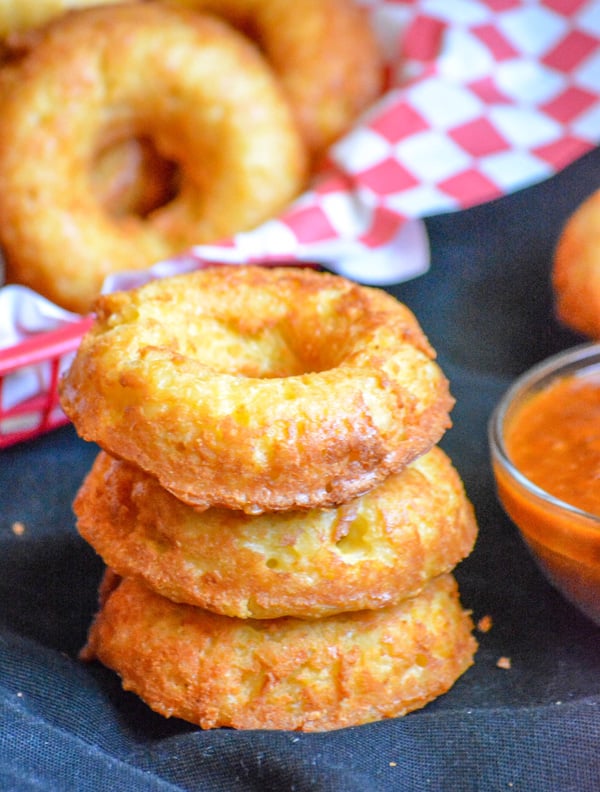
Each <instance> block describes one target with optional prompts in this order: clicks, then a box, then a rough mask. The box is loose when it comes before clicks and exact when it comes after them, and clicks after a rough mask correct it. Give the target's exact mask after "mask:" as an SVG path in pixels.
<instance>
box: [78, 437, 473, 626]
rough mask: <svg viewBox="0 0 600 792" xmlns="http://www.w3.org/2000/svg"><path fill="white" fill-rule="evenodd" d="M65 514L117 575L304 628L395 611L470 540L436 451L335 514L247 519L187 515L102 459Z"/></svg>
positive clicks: (464, 503)
mask: <svg viewBox="0 0 600 792" xmlns="http://www.w3.org/2000/svg"><path fill="white" fill-rule="evenodd" d="M74 510H75V514H76V515H77V518H78V520H77V527H78V529H79V532H80V534H81V535H82V536H83V538H84V539H85V540H86V541H87V542H89V543H90V544H91V545H92V547H94V549H95V550H96V551H97V552H98V553H99V554H100V556H101V557H102V558H103V560H104V561H105V563H106V564H107V565H108V566H110V567H111V568H112V569H114V570H115V572H117V573H118V574H119V575H121V576H123V577H134V578H138V579H140V580H141V581H142V582H145V583H146V585H148V587H149V588H151V589H153V590H154V591H156V592H157V593H159V594H162V595H163V596H165V597H168V598H169V599H171V600H175V601H177V602H185V603H188V604H190V605H197V606H199V607H202V608H206V609H208V610H211V611H214V612H216V613H221V614H223V615H225V616H235V617H238V618H261V619H264V618H276V617H279V616H297V617H299V618H315V617H321V616H327V615H330V614H334V613H340V612H343V611H355V610H363V609H373V608H381V607H385V606H387V605H391V604H394V603H398V602H400V601H401V600H402V599H406V597H408V596H412V595H414V594H416V593H417V592H418V591H419V590H420V589H421V588H422V587H423V585H424V584H425V583H426V582H427V581H428V580H430V579H431V578H433V577H437V576H438V575H440V574H442V573H443V572H449V571H450V570H451V569H453V568H454V566H455V565H456V564H457V563H458V562H459V561H460V560H462V559H463V558H464V557H465V556H466V555H467V554H468V553H469V552H470V551H471V549H472V547H473V543H474V541H475V535H476V530H477V529H476V524H475V518H474V514H473V510H472V507H471V505H470V503H469V502H468V500H467V499H466V497H465V493H464V490H463V487H462V483H461V481H460V478H459V477H458V474H457V473H456V471H455V470H454V468H453V467H452V465H451V463H450V460H449V459H448V457H447V456H446V455H445V454H444V453H443V451H441V450H440V449H439V448H433V449H432V450H431V451H429V452H428V453H427V454H424V455H423V456H421V457H419V459H417V460H416V461H415V462H413V463H412V464H411V465H410V466H409V467H408V468H406V469H405V470H404V471H403V472H402V473H397V474H394V475H391V476H389V477H388V478H387V479H386V480H385V481H384V482H383V483H382V484H380V485H379V486H378V487H376V488H375V489H373V490H371V491H370V492H369V493H367V494H366V495H363V496H362V497H360V498H358V499H356V500H354V501H351V502H350V503H347V504H345V505H343V506H341V507H339V508H338V509H325V510H316V509H314V510H312V511H309V512H305V513H304V512H287V513H283V514H282V513H277V514H264V515H261V516H258V517H250V516H247V515H244V514H243V513H242V512H234V511H231V510H228V509H208V510H207V511H204V512H197V511H196V510H195V509H193V508H191V507H190V506H186V505H184V504H183V503H181V502H180V501H178V500H177V499H176V498H175V497H173V495H171V494H169V493H168V492H167V491H166V490H165V489H163V488H162V487H161V486H160V485H159V484H158V482H157V481H156V479H155V478H154V477H152V476H148V475H147V474H145V473H143V472H142V471H140V470H139V469H138V468H136V467H134V466H132V465H129V464H127V463H125V462H121V461H118V460H115V459H112V458H111V457H110V456H109V455H107V454H106V453H104V452H101V453H100V454H99V455H98V457H97V459H96V461H95V463H94V466H93V468H92V470H91V471H90V473H89V474H88V476H87V477H86V480H85V481H84V483H83V485H82V487H81V489H80V491H79V493H78V495H77V497H76V499H75V503H74Z"/></svg>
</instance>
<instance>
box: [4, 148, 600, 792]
mask: <svg viewBox="0 0 600 792" xmlns="http://www.w3.org/2000/svg"><path fill="white" fill-rule="evenodd" d="M599 186H600V150H596V151H594V152H591V153H590V154H589V155H587V156H586V157H584V158H583V159H581V160H579V161H578V162H576V163H574V164H573V165H572V166H570V167H569V168H567V169H566V170H565V171H563V172H562V173H560V174H559V175H558V176H556V177H554V178H553V179H552V180H549V181H547V182H544V183H542V184H539V185H536V186H535V187H531V188H528V189H526V190H523V191H521V192H519V193H516V194H514V195H512V196H510V197H507V198H503V199H500V200H498V201H494V202H492V203H489V204H486V205H484V206H481V207H477V208H475V209H472V210H469V211H466V212H461V213H459V214H452V215H444V216H440V217H435V218H431V219H429V220H428V221H427V225H428V230H429V233H430V240H431V248H432V266H431V270H430V272H429V273H428V274H426V275H424V276H422V277H420V278H418V279H416V280H414V281H411V282H409V283H405V284H400V285H398V286H395V287H393V288H391V289H390V291H391V292H392V293H393V294H395V295H396V296H397V297H398V298H399V299H401V300H402V301H403V302H406V303H407V304H408V305H409V306H410V307H411V308H412V309H413V310H414V312H415V313H416V314H417V316H418V318H419V320H420V322H421V324H422V326H423V328H424V329H425V331H426V332H427V334H428V336H429V338H430V340H431V342H432V343H433V345H434V346H435V347H436V349H437V351H438V354H439V359H440V362H441V364H442V367H443V368H444V370H445V372H446V374H447V375H448V377H449V378H450V380H451V383H452V390H453V393H454V395H455V397H456V399H457V405H456V407H455V409H454V411H453V421H454V426H453V428H452V429H451V430H450V431H449V432H448V433H447V435H446V436H445V437H444V440H443V442H442V446H443V447H444V448H445V450H446V451H447V452H448V453H449V455H450V456H451V458H452V460H453V462H454V464H455V466H456V467H457V468H458V470H459V472H460V473H461V475H462V477H463V479H464V482H465V486H466V488H467V491H468V494H469V496H470V498H471V500H472V501H473V503H474V505H475V508H476V511H477V516H478V521H479V526H480V535H479V539H478V542H477V545H476V548H475V550H474V552H473V553H472V555H471V556H470V557H469V558H468V559H467V560H466V561H464V562H463V563H462V564H461V565H460V566H459V567H458V569H457V571H456V576H457V579H458V581H459V584H460V589H461V595H462V601H463V604H464V605H465V607H467V608H469V609H471V610H472V611H473V616H474V619H475V620H476V621H477V620H478V619H479V618H481V617H482V616H484V615H490V616H491V617H492V620H493V627H492V629H491V630H490V631H489V632H487V633H481V634H478V635H477V637H478V640H479V642H480V649H479V651H478V653H477V656H476V661H475V665H474V666H473V667H472V668H471V669H470V670H469V671H468V672H467V673H466V674H465V675H464V676H463V677H462V678H461V679H460V680H459V681H458V682H457V683H456V685H455V686H454V687H453V688H452V690H450V691H449V692H448V693H447V694H446V695H445V696H443V697H441V698H439V699H437V700H436V701H435V702H433V703H432V704H430V705H429V706H427V707H426V708H425V709H423V710H421V711H418V712H415V713H412V714H410V715H408V716H406V717H404V718H401V719H394V720H390V721H385V722H381V723H374V724H370V725H368V726H362V727H358V728H353V729H345V730H340V731H336V732H330V733H325V734H295V733H287V732H279V733H278V732H235V731H231V730H225V729H224V730H218V731H212V732H203V731H201V730H199V729H196V728H194V727H192V726H190V725H189V724H185V723H183V722H181V721H176V720H166V719H164V718H161V717H160V716H158V715H155V714H154V713H152V712H151V711H150V710H149V709H148V708H147V707H146V706H145V705H144V704H143V702H141V701H140V700H139V699H138V698H137V697H135V696H134V695H132V694H129V693H125V692H123V691H122V690H121V687H120V684H119V681H118V679H117V677H116V676H115V675H114V674H112V673H111V672H110V671H108V670H107V669H105V668H102V667H101V666H100V665H98V664H96V663H92V664H83V663H81V662H80V661H79V660H78V659H77V652H78V650H79V649H80V647H81V645H82V644H83V642H84V640H85V635H86V632H87V628H88V626H89V622H90V620H91V618H92V615H93V613H94V610H95V607H96V589H97V585H98V582H99V579H100V576H101V573H102V564H101V562H100V561H99V559H98V558H97V557H96V556H95V554H94V552H93V551H92V550H91V548H90V547H89V546H88V545H87V544H86V543H85V542H84V541H83V540H82V539H81V538H80V537H79V536H78V535H77V533H76V531H75V528H74V519H73V515H72V512H71V501H72V499H73V496H74V494H75V492H76V490H77V488H78V486H79V484H80V483H81V481H82V479H83V477H84V476H85V474H86V472H87V470H88V469H89V467H90V466H91V463H92V460H93V458H94V456H95V454H96V450H97V449H96V448H95V447H94V446H93V445H91V444H87V443H84V442H83V441H81V440H80V439H79V438H77V436H76V435H75V432H74V431H73V429H72V428H71V427H64V428H63V429H60V430H58V431H55V432H53V433H51V434H49V435H46V436H45V437H42V438H39V439H37V440H35V441H33V442H30V443H26V444H23V445H20V446H17V447H13V448H11V449H8V450H5V451H3V452H1V454H0V789H2V790H5V791H6V792H13V791H14V792H28V791H29V790H32V791H33V790H36V791H37V790H60V791H61V792H70V790H73V792H87V791H88V790H90V792H91V791H93V792H99V790H107V789H127V790H132V792H135V791H136V790H140V792H141V791H142V790H160V791H161V792H163V791H164V792H166V791H167V790H202V792H204V791H205V790H206V791H207V792H212V791H213V790H214V791H215V792H236V791H237V790H243V791H245V790H260V791H261V792H269V790H273V792H275V791H277V792H281V790H296V792H304V791H305V790H306V791H308V790H311V792H314V791H315V790H318V791H321V790H323V791H324V792H325V791H326V792H354V791H355V790H356V792H359V791H360V792H364V791H365V790H368V791H369V792H378V791H379V790H381V792H384V791H385V792H387V790H407V792H412V790H414V791H415V792H417V790H419V792H420V791H421V790H424V789H431V790H442V791H443V792H452V791H453V790H457V791H458V790H460V792H462V791H463V790H474V791H477V792H479V791H481V792H492V791H493V790H509V789H510V790H526V791H527V792H536V791H537V790H539V791H540V792H546V790H548V791H550V790H551V791H552V792H556V791H557V792H568V790H573V792H587V791H588V790H589V791H590V792H592V790H594V791H596V790H598V789H600V752H599V751H598V747H599V746H600V628H598V627H597V626H595V625H594V624H592V623H591V622H590V621H588V620H587V619H586V618H585V617H584V616H582V615H581V614H580V613H579V612H578V611H577V610H576V609H574V608H573V607H572V606H571V605H569V604H568V603H567V602H566V601H565V600H564V599H563V598H562V597H561V596H560V595H559V594H558V593H557V592H556V591H555V590H554V589H552V588H551V587H550V586H549V585H548V583H547V582H546V581H545V579H544V578H543V577H542V575H541V573H540V572H539V571H538V570H537V567H536V566H535V564H534V563H533V561H532V560H531V559H530V557H529V555H528V553H527V551H526V550H525V548H524V546H523V544H522V542H521V540H520V538H519V535H518V533H517V530H516V528H515V527H514V526H513V525H512V523H511V522H510V521H509V520H508V519H507V518H506V517H505V516H504V514H503V512H502V510H501V508H500V506H499V504H498V502H497V500H496V497H495V492H494V485H493V480H492V475H491V469H490V464H489V458H488V445H487V434H486V426H487V421H488V419H489V416H490V413H491V410H492V408H493V406H494V404H495V403H496V401H497V400H498V399H499V397H500V396H501V394H502V393H503V391H504V390H505V389H506V388H507V387H508V385H509V384H510V382H511V381H512V380H513V379H514V378H515V377H516V376H517V375H518V374H520V373H521V372H522V371H524V370H525V369H526V368H528V367H529V366H530V365H532V364H533V363H535V362H537V361H538V360H541V359H542V358H544V357H546V356H548V355H549V354H552V353H554V352H557V351H559V350H561V349H564V348H566V347H568V346H571V345H573V344H576V343H579V342H580V341H582V340H583V339H582V338H581V337H579V336H577V335H576V334H574V333H571V332H569V331H568V330H567V329H566V328H564V327H561V326H560V325H559V324H558V323H557V322H556V320H555V318H554V315H553V305H552V293H551V288H550V265H551V256H552V250H553V247H554V244H555V242H556V239H557V236H558V234H559V231H560V228H561V226H562V224H563V223H564V221H565V219H566V217H567V216H568V214H569V213H570V212H571V211H573V209H574V208H575V207H576V206H577V205H578V204H579V203H580V202H581V201H582V200H583V199H584V198H585V197H586V196H587V195H589V194H590V193H591V192H593V191H594V190H595V189H596V188H597V187H599ZM15 522H20V523H22V525H23V527H24V530H23V532H22V533H19V532H15V531H13V524H14V523H15ZM500 657H506V658H509V659H510V668H508V669H503V668H499V667H498V666H497V661H498V659H499V658H500Z"/></svg>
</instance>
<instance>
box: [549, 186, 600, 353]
mask: <svg viewBox="0 0 600 792" xmlns="http://www.w3.org/2000/svg"><path fill="white" fill-rule="evenodd" d="M552 282H553V288H554V294H555V305H556V313H557V316H558V318H559V319H560V320H561V321H562V322H564V323H565V324H566V325H568V326H569V327H570V328H572V329H573V330H576V331H577V332H579V333H582V334H583V335H587V336H590V337H591V338H595V339H600V190H598V191H597V192H595V193H593V194H592V195H591V196H590V197H589V198H587V199H586V200H585V201H584V202H583V203H582V204H581V205H580V206H579V207H578V208H577V209H576V210H575V212H574V213H573V214H572V215H571V217H570V218H569V219H568V221H567V223H566V225H565V227H564V228H563V230H562V233H561V235H560V237H559V239H558V244H557V246H556V251H555V255H554V262H553V270H552Z"/></svg>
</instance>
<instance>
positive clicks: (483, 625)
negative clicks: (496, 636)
mask: <svg viewBox="0 0 600 792" xmlns="http://www.w3.org/2000/svg"><path fill="white" fill-rule="evenodd" d="M493 625H494V622H493V621H492V617H491V616H490V615H489V613H488V614H487V615H485V616H482V617H481V619H479V621H478V622H477V629H478V630H479V632H480V633H487V632H489V631H490V630H491V629H492V627H493Z"/></svg>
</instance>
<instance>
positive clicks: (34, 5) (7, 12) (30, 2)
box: [0, 0, 120, 38]
mask: <svg viewBox="0 0 600 792" xmlns="http://www.w3.org/2000/svg"><path fill="white" fill-rule="evenodd" d="M118 2H120V0H0V38H6V37H7V36H9V35H10V34H12V33H18V32H22V31H26V30H29V29H31V28H34V27H36V26H38V25H42V24H44V23H45V22H48V21H49V20H51V19H54V18H55V17H58V16H60V15H61V14H64V13H65V11H69V10H71V9H74V8H85V7H86V6H100V5H112V4H114V3H118Z"/></svg>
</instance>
